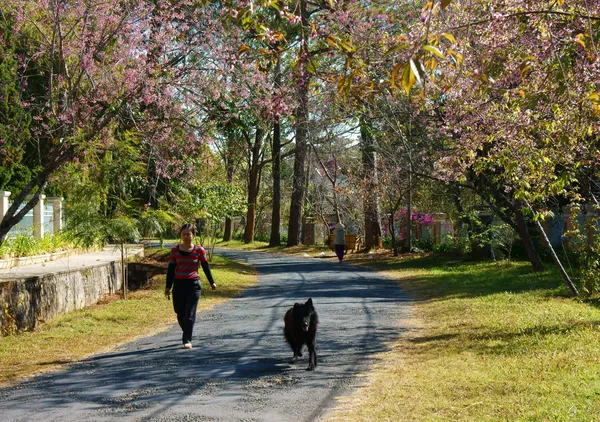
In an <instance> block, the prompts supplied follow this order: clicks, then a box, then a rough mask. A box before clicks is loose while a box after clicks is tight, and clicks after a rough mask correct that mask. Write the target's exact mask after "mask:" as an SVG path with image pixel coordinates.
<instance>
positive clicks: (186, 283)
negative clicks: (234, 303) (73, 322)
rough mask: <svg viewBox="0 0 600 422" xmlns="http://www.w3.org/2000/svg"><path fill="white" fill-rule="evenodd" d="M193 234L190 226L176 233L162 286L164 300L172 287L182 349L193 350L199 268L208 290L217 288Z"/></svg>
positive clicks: (198, 291) (204, 256) (169, 296)
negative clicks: (177, 235) (176, 239)
mask: <svg viewBox="0 0 600 422" xmlns="http://www.w3.org/2000/svg"><path fill="white" fill-rule="evenodd" d="M195 235H196V230H195V229H194V226H193V225H192V224H184V225H183V226H182V227H181V230H179V238H180V240H181V243H180V244H179V245H177V246H175V247H174V248H173V249H171V255H170V257H169V268H168V270H167V286H166V287H165V296H166V298H167V299H170V298H171V287H173V309H174V310H175V313H176V314H177V322H178V323H179V326H180V327H181V329H182V331H183V335H182V337H181V340H182V342H183V348H184V349H191V348H192V332H193V331H194V323H195V322H196V309H197V308H198V300H200V291H201V288H202V287H201V285H200V275H199V274H198V267H199V266H202V271H204V275H206V278H207V279H208V282H209V283H210V288H211V290H215V289H216V288H217V285H216V284H215V280H214V279H213V276H212V274H211V272H210V266H209V265H208V260H207V259H206V251H205V250H204V248H203V247H202V246H200V245H194V244H193V243H192V241H193V240H194V236H195Z"/></svg>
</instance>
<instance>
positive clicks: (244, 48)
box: [238, 44, 252, 55]
mask: <svg viewBox="0 0 600 422" xmlns="http://www.w3.org/2000/svg"><path fill="white" fill-rule="evenodd" d="M251 50H252V49H251V48H250V47H248V46H247V45H246V44H242V45H241V46H240V48H239V49H238V54H240V55H242V54H244V53H246V52H248V51H251Z"/></svg>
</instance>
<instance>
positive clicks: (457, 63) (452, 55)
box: [447, 48, 463, 67]
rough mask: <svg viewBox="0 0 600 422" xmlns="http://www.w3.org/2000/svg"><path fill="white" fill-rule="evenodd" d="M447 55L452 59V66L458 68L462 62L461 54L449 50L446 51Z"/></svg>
mask: <svg viewBox="0 0 600 422" xmlns="http://www.w3.org/2000/svg"><path fill="white" fill-rule="evenodd" d="M447 53H448V55H449V56H450V58H451V59H452V62H453V63H454V65H455V66H456V67H460V65H461V64H462V62H463V56H462V54H460V53H459V52H458V51H454V50H453V49H451V48H449V49H448V51H447Z"/></svg>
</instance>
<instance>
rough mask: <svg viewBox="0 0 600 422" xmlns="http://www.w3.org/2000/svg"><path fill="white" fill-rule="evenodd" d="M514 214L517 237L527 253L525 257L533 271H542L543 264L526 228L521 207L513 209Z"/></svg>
mask: <svg viewBox="0 0 600 422" xmlns="http://www.w3.org/2000/svg"><path fill="white" fill-rule="evenodd" d="M515 216H516V218H517V230H518V232H519V237H520V238H521V241H522V242H523V246H524V247H525V252H526V253H527V258H529V262H531V266H532V267H533V271H536V272H541V271H544V265H543V264H542V261H541V260H540V257H539V256H538V253H537V251H536V250H535V246H534V245H533V242H532V240H531V235H530V234H529V229H528V228H527V222H526V221H525V216H524V215H523V211H522V210H521V209H517V210H516V211H515Z"/></svg>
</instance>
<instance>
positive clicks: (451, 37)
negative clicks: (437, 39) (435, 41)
mask: <svg viewBox="0 0 600 422" xmlns="http://www.w3.org/2000/svg"><path fill="white" fill-rule="evenodd" d="M442 37H444V38H446V39H447V40H448V41H450V43H452V44H456V38H454V35H452V34H450V33H449V32H445V33H443V34H442Z"/></svg>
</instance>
